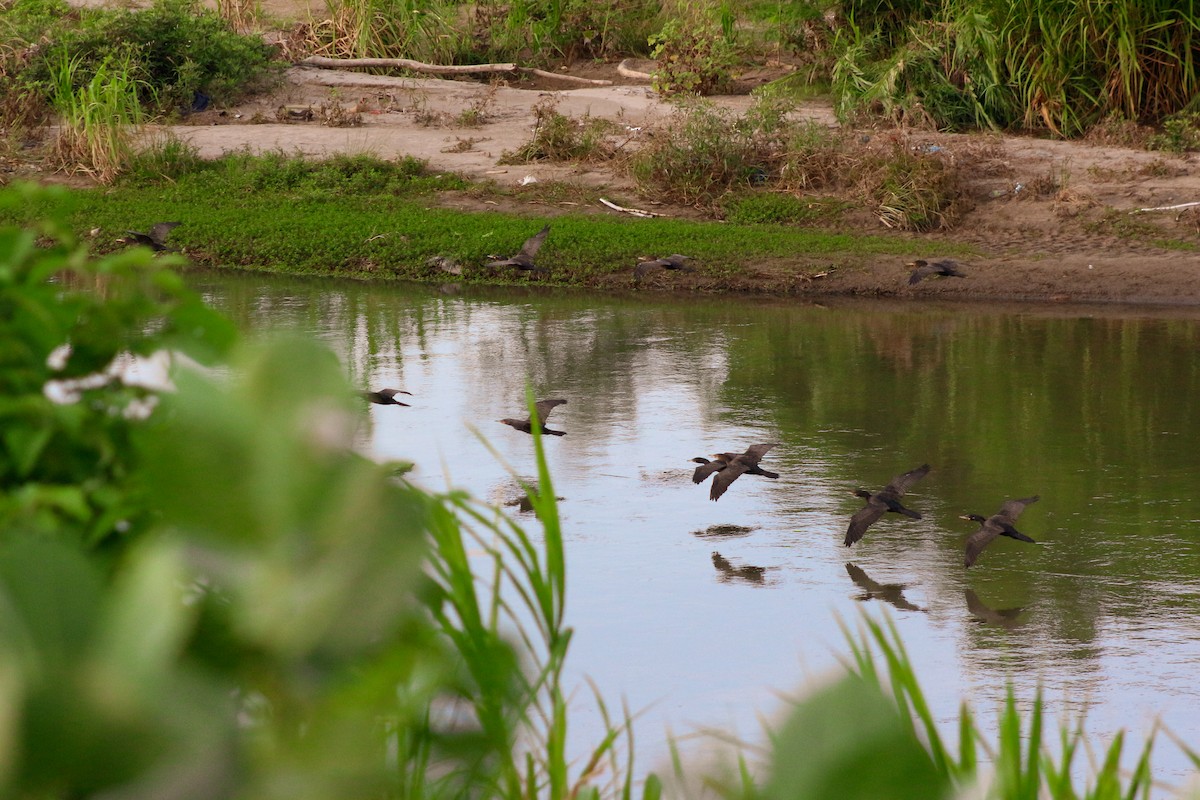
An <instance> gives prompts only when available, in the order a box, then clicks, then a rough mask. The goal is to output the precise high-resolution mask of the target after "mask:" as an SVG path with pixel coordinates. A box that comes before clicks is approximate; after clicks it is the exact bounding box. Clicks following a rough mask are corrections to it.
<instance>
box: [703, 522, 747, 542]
mask: <svg viewBox="0 0 1200 800" xmlns="http://www.w3.org/2000/svg"><path fill="white" fill-rule="evenodd" d="M756 530H758V526H757V525H754V526H746V525H709V526H708V527H707V528H704V529H703V530H698V531H692V536H698V537H700V538H701V539H738V538H740V537H742V536H749V535H750V534H752V533H754V531H756Z"/></svg>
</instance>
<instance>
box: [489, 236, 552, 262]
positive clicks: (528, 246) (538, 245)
mask: <svg viewBox="0 0 1200 800" xmlns="http://www.w3.org/2000/svg"><path fill="white" fill-rule="evenodd" d="M549 235H550V226H549V225H547V226H546V227H544V228H542V229H541V230H540V231H538V232H537V233H535V234H534V235H533V236H530V237H529V238H528V239H526V240H525V244H523V245H521V249H520V250H518V251H517V254H516V255H514V256H513V257H512V258H502V259H500V260H499V261H489V262H487V263H486V264H484V266H485V267H488V268H489V269H496V268H497V267H516V268H517V269H519V270H524V271H527V272H529V271H532V272H547V271H548V270H546V268H545V267H539V266H537V265H536V264H534V263H533V259H534V256H536V255H537V252H538V250H540V249H542V244H543V243H544V242H545V241H546V237H547V236H549Z"/></svg>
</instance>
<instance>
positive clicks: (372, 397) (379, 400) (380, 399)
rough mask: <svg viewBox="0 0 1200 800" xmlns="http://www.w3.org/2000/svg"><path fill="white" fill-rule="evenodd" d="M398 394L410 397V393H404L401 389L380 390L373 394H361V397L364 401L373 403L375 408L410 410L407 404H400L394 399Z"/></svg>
mask: <svg viewBox="0 0 1200 800" xmlns="http://www.w3.org/2000/svg"><path fill="white" fill-rule="evenodd" d="M398 394H406V395H409V396H410V397H411V396H412V392H406V391H404V390H403V389H380V390H378V391H375V392H363V393H362V396H363V399H364V400H366V401H368V402H371V403H374V404H375V405H377V406H404V407H406V408H411V406H410V405H409V404H408V403H401V402H400V401H399V400H397V399H396V395H398Z"/></svg>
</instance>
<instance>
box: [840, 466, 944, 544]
mask: <svg viewBox="0 0 1200 800" xmlns="http://www.w3.org/2000/svg"><path fill="white" fill-rule="evenodd" d="M928 472H929V465H928V464H922V465H921V466H919V467H917V468H916V469H910V470H909V471H908V472H905V473H904V474H903V475H897V476H896V477H894V478H892V480H891V482H890V483H888V485H887V486H885V487H883V488H882V489H880V490H879V491H878V492H876V493H875V494H871V493H870V492H868V491H867V490H866V489H855V490H854V494H855V495H856V496H858V497H861V498H863V499H864V500H866V501H867V504H866V505H865V506H863V507H862V508H861V509H859V510H858V511H857V512H856V513H855V514H854V516H853V517H851V518H850V527H849V528H847V529H846V538H845V539H843V540H842V544H844V545H846V547H849V546H850V545H852V544H854V543H855V542H857V541H858V540H859V539H861V538H862V537H863V534H865V533H866V532H867V528H869V527H871V526H872V525H874V524H875V523H876V522H878V521H879V518H880V517H882V516H883V515H884V514H886V513H887V512H889V511H893V512H895V513H897V514H903V515H904V516H906V517H912V518H913V519H920V518H921V515H920V514H918V513H917V512H916V511H913V510H912V509H909V508H905V507H904V506H903V505H901V504H900V498H901V497H902V496H903V495H904V493H905V492H907V491H908V490H909V489H911V488H912V486H913V484H915V483H916V482H917V481H919V480H921V478H924V477H925V475H926V474H927V473H928Z"/></svg>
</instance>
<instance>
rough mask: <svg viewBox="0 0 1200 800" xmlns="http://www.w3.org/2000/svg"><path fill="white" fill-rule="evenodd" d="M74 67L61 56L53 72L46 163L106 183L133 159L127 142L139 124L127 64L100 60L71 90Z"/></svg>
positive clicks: (135, 89) (139, 108) (138, 107)
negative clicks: (54, 125) (52, 120)
mask: <svg viewBox="0 0 1200 800" xmlns="http://www.w3.org/2000/svg"><path fill="white" fill-rule="evenodd" d="M78 67H79V62H78V61H77V60H76V59H72V58H68V57H66V56H65V55H64V56H63V58H62V60H61V61H60V62H59V63H58V64H57V65H56V68H55V70H54V89H53V91H54V94H53V101H52V104H53V106H54V110H55V111H56V112H57V114H58V116H59V129H58V135H57V138H56V139H55V142H54V145H53V156H52V159H53V160H54V161H55V162H56V163H57V164H58V166H59V168H60V169H63V170H65V171H66V172H68V173H77V172H84V173H87V174H88V175H91V176H92V177H93V178H95V179H96V180H98V181H100V182H101V183H111V182H112V181H113V180H114V179H115V178H116V177H117V175H118V174H120V172H121V170H122V169H123V168H124V167H125V165H126V164H127V163H129V161H130V160H131V159H132V157H133V146H132V142H133V138H134V136H135V135H136V132H137V128H138V126H140V125H141V124H142V122H143V113H142V106H141V104H140V103H139V101H138V88H139V85H138V82H137V81H136V80H135V79H134V78H133V76H132V70H131V67H130V63H129V59H128V58H125V59H121V60H114V59H111V58H109V59H105V60H104V62H103V63H101V64H100V66H99V67H98V68H97V69H96V71H95V73H94V74H93V76H92V78H91V79H90V80H89V81H88V82H87V83H86V84H84V85H82V86H80V87H78V88H76V86H75V76H76V72H77V70H78Z"/></svg>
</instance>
